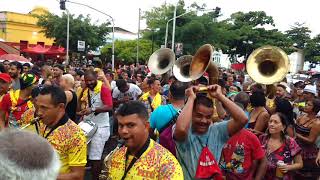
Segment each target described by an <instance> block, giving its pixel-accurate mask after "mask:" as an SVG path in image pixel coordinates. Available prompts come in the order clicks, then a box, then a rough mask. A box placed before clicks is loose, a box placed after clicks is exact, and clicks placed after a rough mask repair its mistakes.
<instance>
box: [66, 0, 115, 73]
mask: <svg viewBox="0 0 320 180" xmlns="http://www.w3.org/2000/svg"><path fill="white" fill-rule="evenodd" d="M66 2H69V3H73V4H77V5H80V6H85V7H87V8H90V9H92V10H95V11H97V12H99V13H101V14H103V15H106V16H108V17H109V18H110V19H111V21H112V71H114V19H113V17H112V16H110V15H109V14H107V13H105V12H102V11H100V10H98V9H96V8H94V7H91V6H89V5H86V4H82V3H78V2H73V1H69V0H68V1H66Z"/></svg>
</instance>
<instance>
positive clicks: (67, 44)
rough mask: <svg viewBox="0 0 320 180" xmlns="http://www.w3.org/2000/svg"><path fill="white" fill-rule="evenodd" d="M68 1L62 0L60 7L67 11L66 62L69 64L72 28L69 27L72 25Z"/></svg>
mask: <svg viewBox="0 0 320 180" xmlns="http://www.w3.org/2000/svg"><path fill="white" fill-rule="evenodd" d="M66 1H67V0H60V9H61V10H64V11H66V12H67V42H66V46H67V47H66V60H65V63H66V64H69V32H70V29H69V27H70V26H69V25H70V13H69V10H68V9H67V8H66Z"/></svg>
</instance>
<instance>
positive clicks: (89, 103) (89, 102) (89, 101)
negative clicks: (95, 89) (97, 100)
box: [87, 88, 92, 108]
mask: <svg viewBox="0 0 320 180" xmlns="http://www.w3.org/2000/svg"><path fill="white" fill-rule="evenodd" d="M87 91H88V106H89V108H91V106H92V104H91V98H90V91H89V88H88V89H87Z"/></svg>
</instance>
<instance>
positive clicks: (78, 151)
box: [40, 119, 87, 173]
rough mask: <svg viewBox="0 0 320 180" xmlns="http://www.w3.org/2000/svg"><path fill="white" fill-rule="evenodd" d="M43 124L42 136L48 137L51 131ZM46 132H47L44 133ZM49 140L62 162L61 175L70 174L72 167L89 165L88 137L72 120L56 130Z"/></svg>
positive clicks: (41, 127) (41, 126) (41, 128)
mask: <svg viewBox="0 0 320 180" xmlns="http://www.w3.org/2000/svg"><path fill="white" fill-rule="evenodd" d="M45 127H46V126H45V125H44V124H42V123H41V125H40V135H41V136H43V137H46V136H47V134H48V133H49V132H50V129H49V128H47V130H46V128H45ZM44 131H45V132H44ZM47 140H48V141H49V142H50V144H51V145H52V146H53V147H54V149H55V150H56V151H57V152H58V154H59V157H60V162H61V167H60V173H69V172H70V167H72V166H77V167H79V166H83V167H84V166H85V165H86V163H87V143H86V137H85V135H84V133H83V131H82V130H81V129H80V127H79V126H78V125H77V124H76V123H74V122H73V121H71V120H70V119H69V120H68V121H67V122H66V123H65V124H64V125H62V126H59V127H58V128H57V129H55V130H54V131H53V132H52V133H51V134H49V136H48V137H47Z"/></svg>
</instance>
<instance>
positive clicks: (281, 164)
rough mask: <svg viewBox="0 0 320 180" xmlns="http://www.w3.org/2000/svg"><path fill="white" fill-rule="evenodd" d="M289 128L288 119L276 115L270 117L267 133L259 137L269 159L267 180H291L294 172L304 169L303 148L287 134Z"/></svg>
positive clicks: (278, 114)
mask: <svg viewBox="0 0 320 180" xmlns="http://www.w3.org/2000/svg"><path fill="white" fill-rule="evenodd" d="M287 127H288V119H287V117H286V116H285V115H284V114H282V113H279V112H278V113H275V114H273V115H272V116H271V117H270V120H269V122H268V130H267V133H266V134H263V135H261V136H260V137H259V139H260V142H261V145H262V147H263V148H264V150H265V152H266V157H267V159H268V165H267V173H266V174H265V178H264V179H266V180H273V179H277V178H279V179H284V180H291V179H293V175H294V173H293V172H294V171H295V170H298V169H301V168H302V167H303V163H302V157H301V148H300V147H299V145H298V144H297V142H296V141H295V140H294V139H293V138H291V137H289V136H288V135H287V134H286V129H287Z"/></svg>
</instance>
